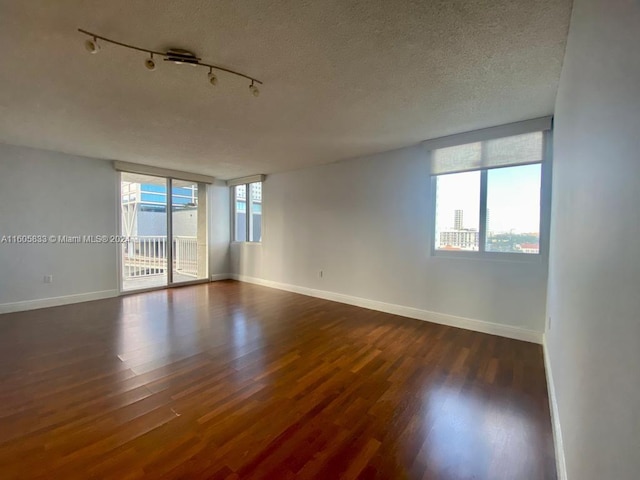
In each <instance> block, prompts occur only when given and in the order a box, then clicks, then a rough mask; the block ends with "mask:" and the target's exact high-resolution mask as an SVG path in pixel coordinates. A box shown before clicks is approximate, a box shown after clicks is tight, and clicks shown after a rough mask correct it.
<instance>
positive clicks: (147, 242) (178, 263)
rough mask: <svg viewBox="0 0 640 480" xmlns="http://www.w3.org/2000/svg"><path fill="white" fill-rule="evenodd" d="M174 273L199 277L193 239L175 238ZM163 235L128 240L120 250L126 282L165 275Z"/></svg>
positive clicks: (196, 250)
mask: <svg viewBox="0 0 640 480" xmlns="http://www.w3.org/2000/svg"><path fill="white" fill-rule="evenodd" d="M172 246H173V252H174V253H173V256H174V260H173V270H174V272H175V273H177V274H180V275H186V276H188V277H193V278H198V242H197V238H196V237H184V236H180V237H178V236H175V237H174V239H173V245H172ZM167 247H168V245H167V237H166V236H160V235H156V236H138V237H131V238H130V239H129V241H128V242H126V243H125V244H124V247H123V249H122V268H123V276H124V279H125V280H129V279H134V278H140V277H152V276H157V275H166V274H167V256H168V248H167Z"/></svg>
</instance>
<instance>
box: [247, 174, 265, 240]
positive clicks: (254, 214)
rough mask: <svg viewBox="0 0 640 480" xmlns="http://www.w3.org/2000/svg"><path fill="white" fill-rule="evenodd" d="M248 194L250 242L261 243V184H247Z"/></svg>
mask: <svg viewBox="0 0 640 480" xmlns="http://www.w3.org/2000/svg"><path fill="white" fill-rule="evenodd" d="M249 192H250V194H251V202H250V203H251V225H250V227H251V228H250V238H249V241H251V242H261V241H262V182H256V183H251V184H249Z"/></svg>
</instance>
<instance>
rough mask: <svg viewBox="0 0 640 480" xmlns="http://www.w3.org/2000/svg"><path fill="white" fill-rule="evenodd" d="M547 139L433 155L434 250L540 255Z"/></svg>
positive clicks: (502, 141) (517, 139) (525, 137)
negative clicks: (542, 195)
mask: <svg viewBox="0 0 640 480" xmlns="http://www.w3.org/2000/svg"><path fill="white" fill-rule="evenodd" d="M545 139H546V134H545V133H544V132H542V131H537V132H530V133H525V134H519V135H513V136H509V137H503V138H492V139H489V140H485V141H480V142H473V143H466V144H462V145H456V146H453V147H445V148H440V149H433V150H432V157H431V173H432V178H433V188H434V189H435V195H434V200H435V201H434V206H435V207H434V208H435V212H434V239H433V245H434V251H435V252H436V254H437V253H438V252H481V253H484V252H487V253H489V254H520V255H535V254H539V253H540V225H541V221H540V220H541V214H540V212H541V193H540V192H541V185H542V178H543V161H544V156H545V155H544V152H545V148H546V147H545V144H546V140H545Z"/></svg>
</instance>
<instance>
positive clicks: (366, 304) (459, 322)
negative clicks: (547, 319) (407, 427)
mask: <svg viewBox="0 0 640 480" xmlns="http://www.w3.org/2000/svg"><path fill="white" fill-rule="evenodd" d="M229 278H233V279H234V280H239V281H241V282H248V283H255V284H257V285H262V286H265V287H271V288H277V289H279V290H286V291H288V292H294V293H299V294H301V295H308V296H310V297H317V298H322V299H325V300H331V301H334V302H340V303H346V304H348V305H355V306H357V307H363V308H368V309H370V310H377V311H380V312H385V313H391V314H393V315H400V316H403V317H409V318H415V319H418V320H424V321H426V322H433V323H439V324H441V325H448V326H451V327H458V328H464V329H467V330H473V331H476V332H482V333H489V334H492V335H498V336H500V337H507V338H513V339H516V340H524V341H525V342H531V343H538V344H540V343H542V332H536V331H534V330H527V329H524V328H519V327H512V326H510V325H501V324H498V323H491V322H485V321H484V320H476V319H473V318H465V317H457V316H455V315H448V314H444V313H437V312H430V311H428V310H421V309H419V308H413V307H406V306H404V305H397V304H394V303H385V302H379V301H377V300H369V299H366V298H360V297H353V296H351V295H344V294H342V293H335V292H328V291H326V290H317V289H314V288H308V287H300V286H297V285H289V284H286V283H280V282H274V281H271V280H263V279H261V278H256V277H249V276H246V275H238V274H231V275H230V276H229Z"/></svg>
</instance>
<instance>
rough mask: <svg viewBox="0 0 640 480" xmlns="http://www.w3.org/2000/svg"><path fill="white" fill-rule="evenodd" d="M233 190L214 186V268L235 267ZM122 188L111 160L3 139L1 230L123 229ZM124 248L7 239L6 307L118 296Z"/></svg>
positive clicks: (0, 308)
mask: <svg viewBox="0 0 640 480" xmlns="http://www.w3.org/2000/svg"><path fill="white" fill-rule="evenodd" d="M228 192H229V190H228V188H227V187H226V185H225V183H224V182H221V181H217V182H216V183H215V184H214V185H212V186H211V187H209V201H210V209H209V212H210V214H209V215H210V217H209V224H210V230H209V254H210V269H209V272H210V275H217V274H226V273H228V271H229V264H228V258H229V194H228ZM117 195H118V186H117V174H116V172H115V170H114V169H113V166H112V164H111V162H110V161H106V160H96V159H90V158H85V157H78V156H74V155H66V154H63V153H57V152H51V151H47V150H38V149H32V148H25V147H16V146H11V145H3V144H0V237H2V236H3V235H21V234H22V235H27V234H33V235H47V236H49V235H65V234H66V235H113V234H116V233H117V214H116V205H117V203H116V202H117V200H116V199H117ZM116 248H117V246H116V244H67V245H63V244H50V243H47V244H31V245H27V244H23V245H12V244H6V243H5V244H2V243H0V313H1V312H6V311H13V310H23V309H28V308H35V307H39V306H47V305H52V304H56V303H67V302H72V301H83V300H90V299H93V298H99V297H104V296H112V295H116V294H117V290H118V277H117V275H118V272H117V250H116ZM49 274H52V275H53V277H54V281H53V283H52V284H45V283H44V281H43V279H44V276H45V275H49ZM60 297H62V298H60ZM51 298H54V299H56V300H55V301H48V300H45V299H51Z"/></svg>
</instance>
